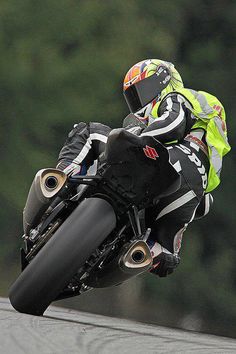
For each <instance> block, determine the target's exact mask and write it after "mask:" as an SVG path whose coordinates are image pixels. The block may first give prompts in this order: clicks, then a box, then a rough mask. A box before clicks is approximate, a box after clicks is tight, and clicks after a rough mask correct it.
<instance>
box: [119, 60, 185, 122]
mask: <svg viewBox="0 0 236 354" xmlns="http://www.w3.org/2000/svg"><path fill="white" fill-rule="evenodd" d="M183 86H184V85H183V81H182V78H181V76H180V74H179V73H178V71H177V70H176V69H175V67H174V65H173V64H172V63H170V62H167V61H164V60H159V59H146V60H143V61H140V62H139V63H137V64H135V65H133V66H132V67H131V68H130V69H129V71H128V72H127V74H126V75H125V78H124V84H123V93H124V97H125V100H126V103H127V104H128V107H129V110H130V112H131V113H134V114H135V115H137V116H138V117H139V118H143V119H145V118H146V117H147V116H148V115H149V114H150V113H151V111H152V108H153V107H154V105H155V104H156V103H157V102H158V101H159V100H160V99H161V98H162V97H164V96H165V95H166V94H168V93H169V92H172V91H174V90H176V89H178V88H182V87H183Z"/></svg>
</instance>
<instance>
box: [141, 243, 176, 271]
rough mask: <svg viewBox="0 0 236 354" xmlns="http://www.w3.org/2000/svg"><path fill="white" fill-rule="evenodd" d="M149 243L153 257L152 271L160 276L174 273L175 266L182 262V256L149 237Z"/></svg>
mask: <svg viewBox="0 0 236 354" xmlns="http://www.w3.org/2000/svg"><path fill="white" fill-rule="evenodd" d="M147 244H148V246H149V248H150V251H151V255H152V258H153V264H152V268H151V269H150V273H152V274H156V275H159V277H166V276H167V275H169V274H171V273H173V271H174V270H175V268H176V267H177V266H178V264H179V263H180V257H179V256H178V254H173V253H171V252H169V251H168V250H167V249H166V248H164V247H162V246H161V245H160V244H159V243H158V242H156V241H154V240H151V239H148V241H147Z"/></svg>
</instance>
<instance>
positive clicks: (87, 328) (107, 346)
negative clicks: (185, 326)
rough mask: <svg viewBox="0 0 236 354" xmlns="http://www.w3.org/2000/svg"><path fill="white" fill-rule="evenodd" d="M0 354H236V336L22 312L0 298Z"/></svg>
mask: <svg viewBox="0 0 236 354" xmlns="http://www.w3.org/2000/svg"><path fill="white" fill-rule="evenodd" d="M0 353H1V354H35V353H37V354H39V353H40V354H74V353H79V354H95V353H96V354H100V353H101V354H108V353H109V354H113V353H114V354H121V353H122V354H126V353H129V354H132V353H135V354H139V353H140V354H141V353H142V354H143V353H147V354H151V353H196V354H203V353H204V354H208V353H221V354H225V353H236V340H234V339H230V338H225V337H217V336H211V335H205V334H199V333H194V332H188V331H183V330H175V329H170V328H165V327H158V326H151V325H146V324H142V323H138V322H133V321H127V320H123V319H117V318H111V317H105V316H100V315H94V314H91V313H85V312H78V311H74V310H69V309H64V308H59V307H54V306H51V307H50V308H49V309H48V310H47V311H46V312H45V315H44V316H43V317H37V316H31V315H25V314H20V313H18V312H16V311H15V310H14V309H13V308H12V307H11V305H10V303H9V301H8V300H7V299H4V298H0Z"/></svg>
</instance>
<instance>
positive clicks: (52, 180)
mask: <svg viewBox="0 0 236 354" xmlns="http://www.w3.org/2000/svg"><path fill="white" fill-rule="evenodd" d="M57 186H58V179H57V178H56V177H55V176H48V177H47V178H46V180H45V187H46V188H47V189H49V190H53V189H55V188H57Z"/></svg>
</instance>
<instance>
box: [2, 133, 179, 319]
mask: <svg viewBox="0 0 236 354" xmlns="http://www.w3.org/2000/svg"><path fill="white" fill-rule="evenodd" d="M179 185H180V176H179V174H178V173H177V172H176V171H175V169H174V168H173V166H172V165H171V163H170V162H169V153H168V150H167V149H166V148H165V147H164V146H163V145H162V144H161V143H160V142H158V141H157V140H156V139H154V138H153V137H150V136H143V137H138V136H136V135H134V134H132V133H130V132H129V131H127V130H125V129H123V128H121V129H114V130H112V131H111V133H110V135H109V137H108V140H107V144H106V148H105V151H104V153H103V154H102V156H101V157H100V161H99V166H98V170H97V173H96V175H93V176H92V175H86V176H77V177H68V176H66V175H65V174H64V173H63V172H62V171H59V170H57V169H51V168H49V169H43V170H40V171H39V172H38V173H37V174H36V176H35V179H34V181H33V183H32V186H31V188H30V191H29V195H28V198H27V202H26V206H25V209H24V213H23V224H24V235H23V240H24V248H22V249H21V264H22V272H21V274H20V275H19V277H18V278H17V279H16V281H15V282H14V284H13V285H12V286H11V288H10V293H9V298H10V301H11V304H12V305H13V307H14V308H15V309H16V310H17V311H19V312H23V313H28V314H33V315H42V314H43V313H44V311H45V310H46V309H47V307H48V306H49V305H50V303H51V302H52V301H55V300H59V299H63V298H66V297H71V296H75V295H79V294H81V293H83V292H85V291H87V290H89V289H92V288H102V287H109V286H113V285H117V284H120V283H122V282H123V281H125V280H127V279H128V278H130V277H133V276H136V275H138V274H140V273H142V272H145V271H147V270H148V269H150V268H151V266H152V257H151V254H150V251H149V248H148V246H147V243H146V240H147V238H148V236H149V234H150V231H151V230H150V228H146V227H145V221H144V210H145V209H146V208H147V207H149V206H151V205H153V204H155V203H158V200H159V199H160V198H161V197H163V196H166V195H168V194H171V193H173V192H174V191H175V190H177V189H178V187H179Z"/></svg>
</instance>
